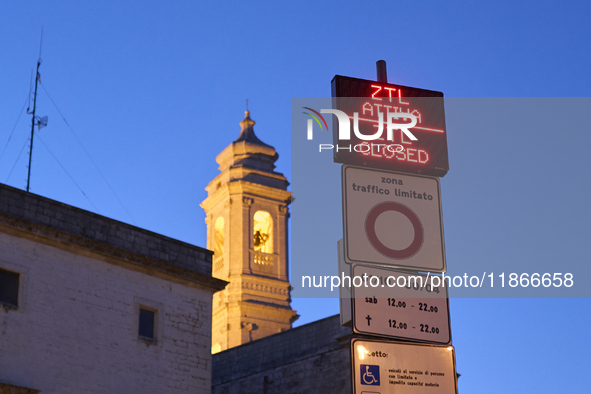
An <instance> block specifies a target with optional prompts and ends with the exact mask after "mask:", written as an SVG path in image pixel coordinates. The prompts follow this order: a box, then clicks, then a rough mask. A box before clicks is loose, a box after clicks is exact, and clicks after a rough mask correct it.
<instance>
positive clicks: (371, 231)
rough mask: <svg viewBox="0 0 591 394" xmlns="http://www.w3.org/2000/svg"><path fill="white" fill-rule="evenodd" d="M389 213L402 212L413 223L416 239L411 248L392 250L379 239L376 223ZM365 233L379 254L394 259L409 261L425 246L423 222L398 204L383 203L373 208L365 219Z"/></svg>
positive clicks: (405, 207) (408, 209) (409, 210)
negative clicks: (380, 217)
mask: <svg viewBox="0 0 591 394" xmlns="http://www.w3.org/2000/svg"><path fill="white" fill-rule="evenodd" d="M388 211H395V212H400V213H401V214H403V215H404V216H406V217H407V219H408V220H410V222H411V223H412V227H413V229H414V238H413V241H412V243H411V244H410V246H408V247H407V248H405V249H400V250H398V249H390V248H389V247H387V246H386V245H384V244H383V243H382V242H381V241H380V240H379V239H378V236H377V234H376V221H377V220H378V217H379V216H380V215H381V214H382V213H384V212H388ZM365 232H366V234H367V238H368V239H369V242H370V243H371V245H372V246H373V247H374V248H375V249H376V250H377V251H378V252H380V253H381V254H383V255H384V256H386V257H390V258H393V259H407V258H409V257H411V256H413V255H414V254H415V253H417V252H418V251H419V249H421V245H422V244H423V226H422V225H421V221H420V220H419V218H418V217H417V215H416V214H415V213H414V212H413V211H412V210H411V209H410V208H408V207H407V206H405V205H402V204H399V203H397V202H391V201H390V202H383V203H381V204H378V205H376V206H375V207H373V208H372V209H371V211H369V213H368V214H367V218H366V219H365Z"/></svg>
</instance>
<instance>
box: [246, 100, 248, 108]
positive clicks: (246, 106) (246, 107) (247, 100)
mask: <svg viewBox="0 0 591 394" xmlns="http://www.w3.org/2000/svg"><path fill="white" fill-rule="evenodd" d="M246 110H247V111H248V99H246Z"/></svg>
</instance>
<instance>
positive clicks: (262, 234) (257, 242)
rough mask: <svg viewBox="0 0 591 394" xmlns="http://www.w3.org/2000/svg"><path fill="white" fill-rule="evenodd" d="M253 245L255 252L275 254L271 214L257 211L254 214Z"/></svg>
mask: <svg viewBox="0 0 591 394" xmlns="http://www.w3.org/2000/svg"><path fill="white" fill-rule="evenodd" d="M253 221H254V223H253V230H254V234H253V245H254V250H255V251H257V252H263V253H273V218H272V217H271V215H270V214H269V212H265V211H257V212H255V214H254V220H253Z"/></svg>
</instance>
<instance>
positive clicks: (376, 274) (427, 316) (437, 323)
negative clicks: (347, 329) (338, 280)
mask: <svg viewBox="0 0 591 394" xmlns="http://www.w3.org/2000/svg"><path fill="white" fill-rule="evenodd" d="M352 277H353V278H359V280H357V282H358V283H357V285H359V284H361V286H355V283H353V285H354V286H353V287H352V291H353V294H352V297H353V303H352V304H353V312H352V316H353V319H352V322H353V331H355V332H356V333H359V334H365V335H377V336H382V337H389V338H395V339H403V340H410V341H415V342H428V343H436V344H440V345H448V344H451V327H450V320H449V300H448V294H447V287H444V286H433V283H431V278H432V276H431V275H421V274H418V273H409V272H408V271H407V272H402V271H396V270H392V269H385V268H382V267H375V266H373V267H371V266H365V265H362V264H357V263H355V264H353V266H352ZM440 282H441V281H435V284H437V285H439V284H440Z"/></svg>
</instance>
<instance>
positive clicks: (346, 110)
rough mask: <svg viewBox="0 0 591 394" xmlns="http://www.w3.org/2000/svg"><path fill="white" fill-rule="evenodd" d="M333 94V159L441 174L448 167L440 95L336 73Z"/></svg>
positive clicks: (392, 168)
mask: <svg viewBox="0 0 591 394" xmlns="http://www.w3.org/2000/svg"><path fill="white" fill-rule="evenodd" d="M332 97H333V109H335V110H338V111H337V112H338V114H337V113H335V112H332V113H335V115H337V116H336V117H335V118H333V140H334V141H333V142H334V147H335V148H334V161H335V162H337V163H345V164H354V165H361V166H366V167H372V168H381V169H388V170H396V171H402V172H407V173H415V174H425V175H434V176H440V177H442V176H444V175H445V174H446V173H447V171H449V161H448V155H447V133H446V129H445V111H444V106H443V93H441V92H436V91H432V90H425V89H418V88H411V87H407V86H401V85H394V84H389V83H383V82H376V81H368V80H364V79H357V78H350V77H343V76H340V75H336V76H335V77H334V78H333V80H332ZM339 111H340V112H339ZM327 112H328V111H327ZM327 112H324V113H327ZM345 114H346V116H345ZM339 115H342V116H339ZM347 118H348V120H349V121H348V122H347ZM346 128H350V129H347V130H345V129H346Z"/></svg>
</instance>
